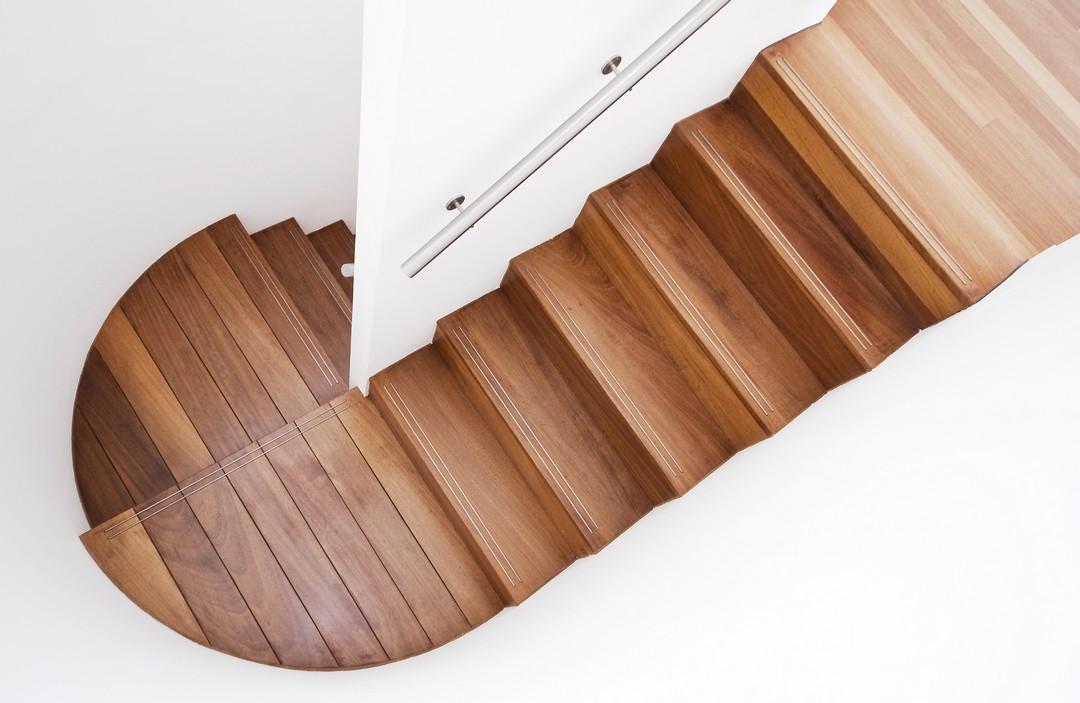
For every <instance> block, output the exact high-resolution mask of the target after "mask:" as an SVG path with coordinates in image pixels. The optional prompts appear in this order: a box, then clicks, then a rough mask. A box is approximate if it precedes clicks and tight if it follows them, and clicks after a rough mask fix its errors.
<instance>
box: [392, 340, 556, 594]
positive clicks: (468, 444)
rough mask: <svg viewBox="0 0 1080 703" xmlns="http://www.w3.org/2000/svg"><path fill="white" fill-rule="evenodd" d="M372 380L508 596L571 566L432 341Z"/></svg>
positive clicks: (533, 588)
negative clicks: (433, 346)
mask: <svg viewBox="0 0 1080 703" xmlns="http://www.w3.org/2000/svg"><path fill="white" fill-rule="evenodd" d="M373 383H374V391H373V393H372V396H373V397H374V398H375V402H376V403H378V404H380V406H381V409H382V411H383V415H384V417H386V418H387V420H388V422H389V424H390V425H391V427H393V428H394V429H395V432H396V433H397V435H398V437H399V438H400V440H401V442H402V444H403V445H404V446H405V447H406V450H407V451H409V453H410V454H411V455H412V456H413V459H414V461H416V462H417V465H418V466H421V467H422V470H423V471H424V472H425V479H426V480H427V481H428V485H429V486H431V488H432V490H434V491H437V493H436V495H437V497H439V498H440V501H441V502H442V505H443V507H444V509H446V510H447V512H448V513H449V514H450V515H451V517H452V519H453V520H454V523H455V525H456V527H457V528H458V530H459V532H460V533H461V534H462V535H465V536H466V539H467V540H468V543H469V546H470V548H471V549H472V550H473V554H475V555H476V557H477V559H479V560H482V561H481V565H482V566H484V567H485V570H486V571H487V574H488V577H489V578H490V579H491V581H492V583H493V584H494V585H495V588H496V590H498V591H499V592H500V594H501V595H502V596H503V598H504V599H505V600H506V602H508V603H515V604H516V603H520V602H522V601H523V600H524V599H525V598H527V597H528V596H529V595H531V594H532V593H534V592H535V591H536V589H538V588H540V586H542V585H544V584H545V583H547V582H548V581H549V580H551V579H552V578H553V577H554V576H555V575H556V574H558V573H559V572H560V571H562V570H563V569H564V568H566V567H567V566H569V564H570V562H571V561H573V554H572V552H571V550H570V547H569V546H568V545H567V543H566V541H565V540H564V539H563V537H562V535H560V534H559V532H558V530H557V529H556V528H555V526H554V525H553V524H552V522H551V520H550V518H549V517H548V515H547V514H546V513H545V512H544V510H543V508H542V507H541V505H540V503H539V502H538V501H537V499H536V497H535V496H534V495H533V493H532V491H531V490H530V489H529V487H528V486H527V485H526V484H525V482H524V481H523V480H522V478H521V476H520V475H519V474H518V472H517V469H516V467H515V466H514V463H513V460H512V459H511V458H510V457H509V456H507V454H506V452H505V451H503V449H502V447H501V446H500V445H499V443H498V441H497V440H496V438H495V437H494V436H493V435H492V434H491V432H490V430H489V429H487V428H486V427H485V425H484V422H483V420H481V418H480V417H479V416H478V415H477V413H476V411H475V410H474V409H473V408H472V406H471V405H470V404H469V401H468V399H467V398H466V396H465V395H464V393H463V391H462V390H461V387H460V386H459V385H458V384H457V382H456V381H455V380H454V378H453V376H452V375H451V373H450V370H449V369H448V368H447V367H446V365H445V363H444V362H443V360H442V359H441V358H440V357H439V355H438V353H437V352H436V351H435V350H434V349H433V348H431V347H426V348H424V349H423V350H421V351H419V352H416V353H413V354H411V355H410V356H408V357H406V358H405V359H404V360H403V361H401V362H399V363H398V364H396V365H394V366H392V367H390V368H389V369H387V370H385V371H383V372H381V373H380V374H378V375H377V376H376V377H375V378H374V379H373Z"/></svg>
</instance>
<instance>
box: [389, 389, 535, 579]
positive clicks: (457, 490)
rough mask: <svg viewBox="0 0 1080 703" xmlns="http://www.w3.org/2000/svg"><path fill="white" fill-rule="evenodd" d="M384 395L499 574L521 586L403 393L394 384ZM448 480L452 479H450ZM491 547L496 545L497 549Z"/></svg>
mask: <svg viewBox="0 0 1080 703" xmlns="http://www.w3.org/2000/svg"><path fill="white" fill-rule="evenodd" d="M383 391H385V392H386V395H387V397H389V398H390V402H391V403H393V404H394V409H395V410H396V411H397V412H398V414H399V415H401V418H402V419H403V420H405V424H406V425H408V427H409V433H410V434H412V436H413V439H415V440H416V442H417V444H419V445H420V447H421V448H422V449H423V450H424V454H426V455H427V458H428V461H430V462H431V464H432V465H433V466H434V467H435V470H436V471H437V472H438V473H439V478H441V479H442V482H443V484H445V485H446V488H447V490H449V491H450V495H451V497H452V498H453V499H454V502H455V503H457V504H458V507H459V508H460V509H461V512H463V513H465V517H467V518H468V519H469V523H470V524H471V525H472V526H473V529H474V530H475V531H476V533H477V535H479V536H480V539H481V540H483V542H484V546H485V547H486V548H487V550H488V552H489V553H490V554H491V558H492V559H494V560H495V563H496V564H497V565H498V566H499V570H500V571H502V572H503V575H504V576H506V580H507V581H509V582H510V583H514V582H515V581H516V582H517V583H521V580H522V579H521V577H520V576H519V575H518V572H517V570H516V569H515V568H514V565H513V563H512V562H511V561H510V558H509V557H508V556H507V555H506V552H505V551H503V548H502V546H500V545H499V542H498V540H497V539H495V534H494V533H493V532H492V531H491V529H490V528H489V527H488V526H487V523H486V522H485V521H484V518H483V516H481V515H480V511H478V510H477V509H476V506H475V505H473V502H472V499H470V498H469V496H468V494H467V493H465V489H463V488H462V487H461V484H460V483H458V480H457V477H456V476H455V475H454V472H453V471H451V470H450V466H449V464H447V463H446V461H445V460H444V459H443V458H442V455H441V454H440V453H439V450H438V448H437V447H436V446H435V444H434V443H433V442H432V441H431V438H430V437H428V434H427V432H426V431H425V430H424V428H423V426H422V425H421V424H420V421H419V420H418V419H417V418H416V415H414V414H413V411H412V409H411V408H410V407H409V405H408V403H406V402H405V398H404V396H402V395H401V392H400V391H398V389H397V387H396V386H395V385H394V384H393V383H391V384H390V385H389V386H383ZM395 396H396V397H395ZM447 476H449V477H450V478H449V479H448V478H447ZM451 481H452V483H451ZM481 528H483V529H481ZM485 533H486V534H485ZM492 545H494V547H493V546H492ZM496 550H498V553H496ZM500 555H501V558H500ZM504 560H505V562H506V563H505V565H504V564H503V561H504ZM508 569H509V570H508ZM511 573H513V576H511Z"/></svg>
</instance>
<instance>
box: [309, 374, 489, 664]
mask: <svg viewBox="0 0 1080 703" xmlns="http://www.w3.org/2000/svg"><path fill="white" fill-rule="evenodd" d="M348 397H349V409H348V410H346V411H345V412H343V413H342V414H341V415H339V416H338V419H339V420H340V422H341V424H342V426H343V427H344V428H345V429H346V431H347V432H348V433H349V436H350V437H351V438H352V440H353V442H355V443H356V446H357V447H358V448H359V449H360V452H361V453H362V454H363V456H364V461H365V462H366V463H367V465H368V466H369V467H370V468H371V470H372V473H374V474H375V476H376V477H377V478H378V481H379V484H380V485H381V486H382V488H383V490H385V491H386V494H387V496H388V497H389V498H390V500H391V501H392V502H393V505H394V507H395V508H396V509H397V512H398V513H399V514H400V515H401V519H402V520H404V522H405V524H406V525H407V526H408V528H409V531H410V532H412V534H413V536H414V537H415V538H416V542H417V544H419V545H420V548H421V549H423V551H424V554H425V555H426V556H427V558H428V559H429V560H430V561H431V564H432V566H434V567H435V570H436V571H437V572H438V573H439V577H440V578H441V579H442V581H443V583H445V584H446V587H447V589H448V590H449V591H450V593H451V595H452V596H453V597H454V600H455V601H456V603H457V604H458V606H459V607H460V608H461V612H462V613H463V614H464V615H465V617H466V618H467V619H468V624H469V625H471V626H472V627H477V626H479V625H481V624H483V623H484V622H486V621H487V620H489V619H490V618H491V617H492V616H494V615H495V614H496V613H498V612H499V611H500V610H502V607H503V604H502V601H501V600H500V598H499V596H498V595H497V594H496V593H495V590H494V588H493V587H492V585H491V583H490V582H489V581H488V579H487V577H486V576H485V574H484V572H483V571H482V570H481V568H480V565H479V563H477V561H476V559H475V558H474V557H473V556H472V554H471V553H470V552H469V549H468V547H467V546H466V545H465V543H464V542H463V541H462V539H461V536H460V535H459V534H458V533H457V531H456V530H455V529H454V527H453V525H452V524H451V523H450V520H449V518H448V517H447V515H446V513H444V512H443V509H442V508H441V507H440V505H439V504H438V502H437V500H436V499H435V496H434V494H433V493H432V492H431V491H430V489H428V487H427V485H426V484H425V483H424V480H423V478H422V477H421V476H420V474H419V472H417V470H416V468H415V466H413V463H412V461H411V460H410V459H409V457H408V456H407V455H406V454H405V451H404V450H403V449H402V447H401V445H400V444H399V443H398V441H397V439H396V438H395V437H394V435H393V433H392V432H391V431H390V428H389V427H388V426H387V424H386V422H385V420H384V419H383V418H382V416H381V415H380V414H379V411H378V410H377V409H376V407H375V405H374V403H372V402H371V401H370V400H368V399H367V398H365V397H364V396H363V395H361V394H360V391H359V390H357V389H355V388H354V389H353V390H351V391H349V396H348ZM329 468H330V470H331V477H332V478H333V479H334V480H335V483H336V484H337V485H338V486H339V488H341V490H342V493H344V494H346V495H347V496H349V498H348V500H349V502H350V505H351V507H353V509H354V510H355V509H356V506H357V505H360V506H363V505H364V504H365V503H364V502H362V501H364V500H367V499H370V497H371V496H373V495H377V494H376V493H375V492H374V491H373V490H367V489H366V487H364V486H361V487H360V488H359V490H356V489H351V488H347V487H346V482H345V481H344V480H343V479H344V478H345V477H343V476H341V475H340V474H339V473H338V472H335V471H333V468H334V467H333V466H331V467H329ZM440 609H441V608H440ZM419 612H423V611H419ZM442 612H443V613H446V617H447V618H448V622H447V624H444V625H438V626H437V627H434V626H432V624H431V623H430V622H429V621H428V620H425V623H426V624H425V627H428V628H431V629H428V634H429V635H431V637H432V640H433V641H435V642H436V643H439V640H440V639H441V637H442V636H439V635H437V634H435V633H436V632H440V631H443V632H446V633H447V634H446V635H443V636H446V637H447V638H448V639H450V638H453V637H454V636H456V634H460V632H457V633H456V634H455V628H456V627H458V625H456V624H455V622H456V620H455V619H454V618H453V617H452V612H451V611H450V610H449V609H446V610H442ZM465 629H467V627H462V629H461V632H464V630H465Z"/></svg>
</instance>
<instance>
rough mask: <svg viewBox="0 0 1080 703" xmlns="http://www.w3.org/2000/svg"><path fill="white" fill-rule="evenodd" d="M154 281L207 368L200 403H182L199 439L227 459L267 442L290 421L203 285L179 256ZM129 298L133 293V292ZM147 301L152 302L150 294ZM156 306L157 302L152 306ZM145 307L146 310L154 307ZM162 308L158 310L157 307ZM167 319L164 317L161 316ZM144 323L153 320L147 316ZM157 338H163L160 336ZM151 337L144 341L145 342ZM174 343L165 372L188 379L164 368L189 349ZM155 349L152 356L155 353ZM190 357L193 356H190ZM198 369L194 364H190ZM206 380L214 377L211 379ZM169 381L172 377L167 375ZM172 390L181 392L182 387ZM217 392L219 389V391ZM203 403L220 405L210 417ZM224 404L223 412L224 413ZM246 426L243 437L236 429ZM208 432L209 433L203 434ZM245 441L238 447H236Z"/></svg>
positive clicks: (159, 268)
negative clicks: (263, 439)
mask: <svg viewBox="0 0 1080 703" xmlns="http://www.w3.org/2000/svg"><path fill="white" fill-rule="evenodd" d="M148 275H149V277H150V280H151V281H153V286H154V287H155V289H156V290H155V292H157V293H159V294H160V298H161V300H163V301H164V302H165V303H166V305H167V306H168V310H169V312H171V314H172V315H173V316H174V317H175V320H176V322H177V323H178V325H179V328H180V329H181V330H182V334H183V335H184V336H185V337H186V338H187V340H188V341H189V342H190V343H189V344H188V345H187V347H188V348H191V347H193V348H194V350H195V353H196V355H197V358H198V360H200V365H202V366H204V367H205V372H204V373H202V374H199V381H198V384H197V385H196V384H192V385H194V386H195V387H194V389H193V390H194V392H195V394H196V397H195V398H182V402H183V404H184V406H185V407H186V408H188V410H189V414H190V415H191V417H192V420H193V421H194V422H195V424H196V426H197V427H199V429H200V434H202V436H203V438H204V439H206V440H207V445H208V446H209V447H210V449H211V451H212V452H213V453H214V456H215V457H216V458H218V459H222V458H224V457H225V456H228V455H229V454H232V453H233V452H235V451H237V450H238V449H240V447H243V446H245V445H247V444H248V443H249V442H251V440H252V438H254V437H265V436H266V435H268V434H270V433H271V432H273V431H274V430H276V429H277V428H279V427H281V426H282V425H284V424H285V419H284V418H283V417H282V415H281V413H280V412H279V411H278V409H277V406H276V405H275V404H274V401H273V399H272V398H271V397H270V395H269V393H267V391H266V388H265V387H264V386H263V384H262V382H261V381H260V379H259V376H258V374H256V373H255V370H254V369H253V368H252V367H251V364H250V363H248V360H247V358H246V357H245V356H244V353H243V352H242V351H241V349H240V346H238V345H237V342H236V339H235V338H234V337H233V335H232V334H230V332H229V328H228V327H226V325H225V323H224V322H223V321H222V319H221V317H219V316H218V313H217V311H216V310H215V309H214V305H213V304H212V303H211V302H210V299H209V298H207V296H206V293H205V292H203V289H202V288H201V287H200V286H199V283H198V281H196V280H195V277H194V276H193V275H192V274H191V272H190V270H188V268H187V265H186V264H185V263H184V260H183V257H181V256H180V254H178V253H177V252H176V251H175V250H174V251H171V252H169V253H168V254H166V255H165V256H163V257H162V258H161V259H160V260H159V261H158V262H157V263H156V264H154V266H153V267H151V269H150V271H149V272H148ZM128 295H129V296H130V295H131V293H130V292H129V294H128ZM147 297H150V294H149V292H148V294H147ZM153 303H154V304H155V305H157V301H153ZM149 304H150V303H149V302H144V303H143V305H149ZM157 306H158V307H160V306H159V305H157ZM134 307H135V301H134V300H131V301H128V303H127V304H126V305H125V309H129V308H134ZM161 314H162V315H163V314H164V313H161ZM141 317H149V315H143V316H141ZM156 336H161V335H160V333H157V335H156ZM145 337H146V335H144V338H145ZM171 339H172V338H171V337H170V341H169V342H168V343H167V346H165V345H163V349H162V350H161V354H160V356H161V357H162V358H163V361H162V362H159V363H160V364H161V366H162V369H163V370H165V368H166V366H168V367H169V368H170V369H172V370H173V371H174V373H173V375H181V376H187V375H188V374H187V373H186V372H185V371H184V369H183V368H181V367H180V365H179V364H178V363H176V362H175V361H173V362H172V363H169V364H165V363H163V362H164V359H165V358H168V359H172V358H173V357H174V356H175V355H176V354H177V353H178V351H177V350H180V349H183V348H184V347H185V345H184V343H183V342H182V341H181V340H180V338H176V340H175V342H174V341H171ZM153 351H154V350H153V349H151V353H153ZM189 356H190V355H189ZM189 364H190V365H192V366H193V365H194V360H191V362H189ZM206 374H209V377H207V375H206ZM167 375H168V374H167ZM169 382H170V384H172V385H173V387H174V388H177V393H178V394H179V392H180V391H179V388H180V387H182V385H183V383H182V382H179V383H174V382H173V380H172V379H171V378H170V379H169ZM215 386H216V388H215ZM199 399H205V402H207V403H209V402H210V399H215V400H216V401H217V402H216V405H214V406H213V407H210V408H207V409H206V412H200V407H201V404H200V403H199V402H198V401H199ZM222 402H224V407H222ZM238 422H239V425H240V426H242V429H241V430H240V431H239V432H238V431H237V425H238ZM208 424H210V425H220V427H218V428H217V430H216V432H217V433H221V434H222V436H221V437H220V438H219V437H216V436H215V429H214V428H212V427H206V425H208ZM204 427H205V430H204ZM241 436H242V440H243V441H242V442H241V443H240V445H239V446H234V445H235V442H236V441H238V440H239V439H240V438H241Z"/></svg>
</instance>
